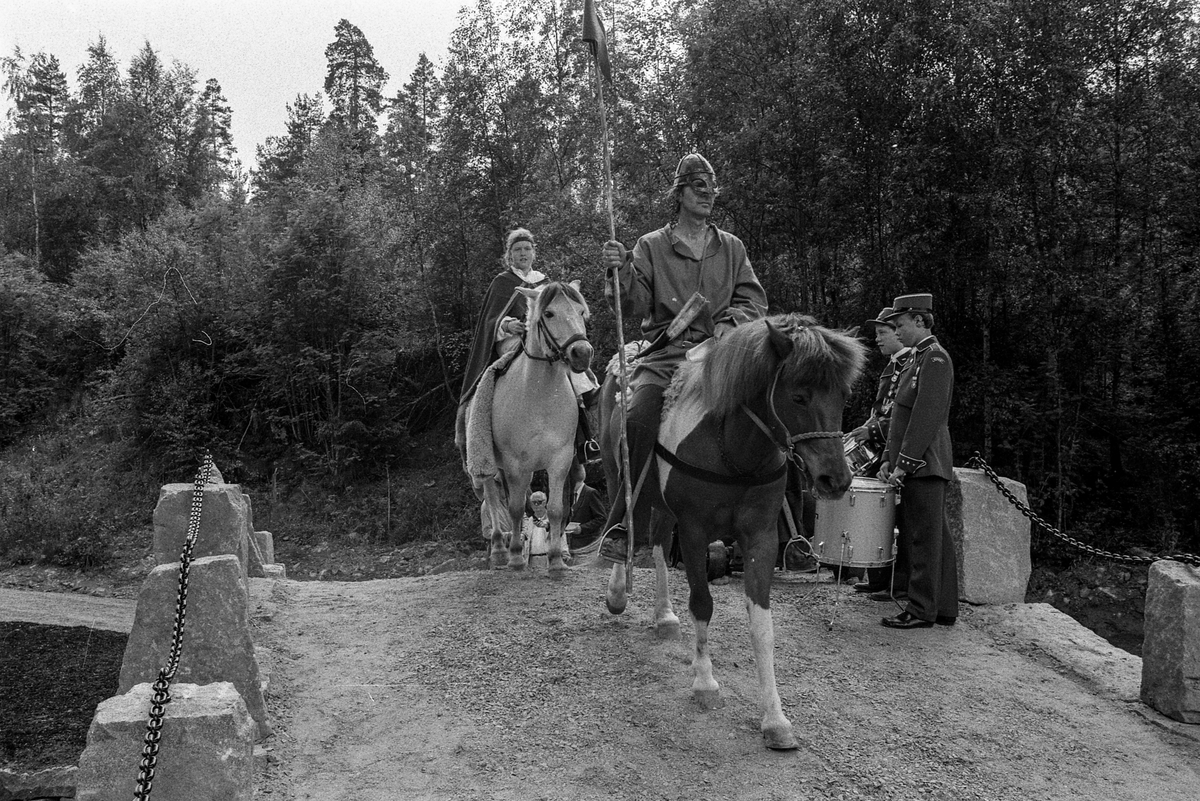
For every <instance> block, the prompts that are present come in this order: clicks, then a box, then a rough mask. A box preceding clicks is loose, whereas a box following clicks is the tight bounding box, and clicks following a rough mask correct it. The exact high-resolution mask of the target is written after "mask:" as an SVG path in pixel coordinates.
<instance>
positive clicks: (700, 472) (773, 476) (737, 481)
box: [654, 362, 842, 487]
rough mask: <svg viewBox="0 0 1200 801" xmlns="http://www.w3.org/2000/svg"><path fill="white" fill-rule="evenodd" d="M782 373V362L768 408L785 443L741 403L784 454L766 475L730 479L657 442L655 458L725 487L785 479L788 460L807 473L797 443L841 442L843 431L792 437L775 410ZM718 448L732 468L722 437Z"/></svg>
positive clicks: (777, 369)
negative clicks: (816, 441)
mask: <svg viewBox="0 0 1200 801" xmlns="http://www.w3.org/2000/svg"><path fill="white" fill-rule="evenodd" d="M782 372H783V363H782V362H781V363H780V365H779V367H777V368H776V369H775V376H774V378H772V379H771V392H770V394H769V395H768V396H767V405H768V407H769V408H770V409H771V416H772V417H773V418H774V419H775V422H776V423H778V424H779V427H780V428H782V429H783V432H784V438H783V441H782V443H781V442H780V440H779V439H778V438H777V437H776V435H775V432H773V431H772V430H771V429H770V427H769V426H767V424H766V423H764V422H763V421H762V418H760V417H759V416H758V415H757V414H755V413H754V412H753V410H751V409H750V407H749V406H747V405H746V404H744V403H743V404H742V411H743V412H745V413H746V416H747V417H749V418H750V419H751V420H752V421H753V422H754V424H755V425H756V426H758V427H759V428H760V429H762V432H763V433H764V434H766V435H767V439H769V440H770V441H771V444H772V445H774V446H775V447H776V449H778V450H779V451H780V452H781V453H782V454H783V455H784V457H785V458H784V460H783V462H782V463H780V465H779V466H778V467H776V468H774V469H773V470H770V471H768V472H765V473H758V474H753V475H733V476H727V475H725V474H723V473H714V472H713V471H711V470H705V469H704V468H702V467H699V466H697V465H694V464H692V463H690V462H685V461H684V460H683V459H680V458H679V457H678V456H677V455H675V454H674V453H672V452H671V451H669V450H667V449H666V448H665V447H663V445H662V443H661V442H655V443H654V453H655V455H657V456H658V457H659V458H660V459H662V460H663V461H664V462H666V463H667V464H669V465H671V466H672V467H674V468H676V469H677V470H679V471H681V472H682V473H684V474H685V475H689V476H691V477H692V478H698V479H700V480H701V481H707V482H708V483H710V484H725V485H737V486H746V487H757V486H762V485H763V484H773V483H774V482H776V481H778V480H779V479H781V478H783V476H784V475H785V474H786V472H787V463H788V462H789V461H791V462H793V463H794V464H795V465H796V466H797V467H798V468H799V469H800V470H801V472H803V473H805V474H808V465H806V464H805V463H804V457H803V456H801V455H800V453H799V451H798V450H797V449H796V444H797V443H799V442H803V441H804V440H809V439H833V438H834V437H837V438H838V439H841V437H842V432H841V431H808V432H805V433H803V434H792V433H791V432H790V431H788V427H787V424H786V423H784V422H783V419H782V418H781V417H780V416H779V412H778V411H777V410H776V408H775V388H776V386H778V384H779V376H780V374H781V373H782ZM722 426H724V423H722ZM719 447H720V449H721V459H722V461H724V462H725V464H726V466H727V467H729V468H730V469H733V466H732V465H730V464H729V461H728V460H727V459H726V458H725V446H724V442H723V438H722V443H721V444H720V445H719Z"/></svg>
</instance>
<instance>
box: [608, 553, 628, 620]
mask: <svg viewBox="0 0 1200 801" xmlns="http://www.w3.org/2000/svg"><path fill="white" fill-rule="evenodd" d="M628 603H629V595H628V593H627V592H626V586H625V565H619V564H614V565H613V566H612V571H611V572H610V573H609V576H608V593H607V594H606V595H605V596H604V605H605V606H607V607H608V611H609V612H611V613H612V614H614V615H619V614H621V613H622V612H624V611H625V606H626V605H627V604H628Z"/></svg>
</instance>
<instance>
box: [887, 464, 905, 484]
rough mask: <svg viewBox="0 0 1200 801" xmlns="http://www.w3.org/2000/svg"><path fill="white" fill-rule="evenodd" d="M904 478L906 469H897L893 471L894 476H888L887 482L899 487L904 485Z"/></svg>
mask: <svg viewBox="0 0 1200 801" xmlns="http://www.w3.org/2000/svg"><path fill="white" fill-rule="evenodd" d="M904 476H905V472H904V468H902V467H897V468H896V469H895V470H893V471H892V474H891V475H890V476H888V480H887V481H888V483H889V484H894V485H895V486H897V487H898V486H900V485H901V484H903V483H904Z"/></svg>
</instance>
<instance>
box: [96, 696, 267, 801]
mask: <svg viewBox="0 0 1200 801" xmlns="http://www.w3.org/2000/svg"><path fill="white" fill-rule="evenodd" d="M152 696H153V690H152V687H151V685H150V684H139V685H137V686H136V687H133V688H132V689H131V690H129V692H127V693H125V694H124V695H117V696H114V697H112V698H109V699H107V700H105V701H102V702H100V705H99V706H97V707H96V715H95V717H94V718H92V725H91V728H90V729H88V736H87V747H86V748H85V749H84V751H83V755H82V756H81V757H80V758H79V771H78V773H77V774H76V782H77V784H76V790H75V798H76V799H77V801H128V800H129V799H130V798H132V797H133V794H134V788H135V787H136V786H137V779H138V768H139V765H140V763H141V758H142V747H143V740H144V737H145V735H146V722H147V720H148V719H149V717H150V700H151V698H152ZM165 709H166V712H165V715H164V717H163V728H162V739H161V741H160V742H159V751H158V763H157V765H156V767H155V772H154V780H153V782H154V783H153V786H152V787H151V798H161V799H172V798H173V799H188V801H218V799H219V800H220V801H250V799H251V798H252V797H253V795H254V772H253V769H254V720H253V719H252V718H251V717H250V713H249V712H248V711H247V709H246V705H245V703H243V701H242V697H241V696H240V695H239V694H238V691H237V689H235V688H234V686H233V685H232V684H230V683H228V682H218V683H216V684H208V685H205V686H203V687H199V686H197V685H195V684H172V685H171V703H169V704H167V705H166V708H165Z"/></svg>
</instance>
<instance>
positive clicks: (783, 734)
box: [742, 527, 798, 750]
mask: <svg viewBox="0 0 1200 801" xmlns="http://www.w3.org/2000/svg"><path fill="white" fill-rule="evenodd" d="M742 546H743V551H744V552H745V554H746V566H745V572H744V573H743V583H744V585H745V591H746V612H747V614H748V615H749V618H750V642H751V645H752V646H753V648H754V664H755V667H756V668H757V669H758V704H759V709H760V710H761V711H762V724H761V726H760V729H761V730H762V734H763V739H764V740H765V741H766V746H767V747H768V748H773V749H776V750H790V749H793V748H797V747H798V744H797V743H796V737H795V735H794V734H792V724H791V721H789V720H788V719H787V718H786V717H785V716H784V714H783V706H782V704H780V701H779V690H778V688H777V687H776V685H775V624H774V621H773V620H772V616H771V577H772V575H773V573H774V572H775V560H776V558H777V554H778V537H777V535H776V532H775V529H774V528H773V527H772V528H770V530H769V531H767V530H757V531H755V532H754V533H753V534H751V535H750V536H749V537H747V538H744V539H743V541H742Z"/></svg>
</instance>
